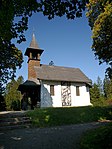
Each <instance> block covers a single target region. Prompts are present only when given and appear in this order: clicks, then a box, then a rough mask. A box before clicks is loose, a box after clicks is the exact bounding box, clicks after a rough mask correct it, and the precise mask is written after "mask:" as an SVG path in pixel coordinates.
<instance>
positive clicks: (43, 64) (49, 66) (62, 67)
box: [41, 64, 80, 70]
mask: <svg viewBox="0 0 112 149" xmlns="http://www.w3.org/2000/svg"><path fill="white" fill-rule="evenodd" d="M41 66H48V67H58V68H59V67H60V68H66V69H79V70H80V68H74V67H67V66H57V65H46V64H41Z"/></svg>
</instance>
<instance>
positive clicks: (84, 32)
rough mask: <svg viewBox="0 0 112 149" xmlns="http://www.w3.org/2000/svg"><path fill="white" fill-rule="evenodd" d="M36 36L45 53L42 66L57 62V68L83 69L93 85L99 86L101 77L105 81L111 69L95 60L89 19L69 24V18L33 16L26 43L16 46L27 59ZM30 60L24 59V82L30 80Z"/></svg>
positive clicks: (19, 72) (37, 14) (83, 18)
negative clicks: (107, 71)
mask: <svg viewBox="0 0 112 149" xmlns="http://www.w3.org/2000/svg"><path fill="white" fill-rule="evenodd" d="M33 33H34V34H35V37H36V41H37V43H38V45H39V47H40V49H43V50H44V52H43V53H42V55H41V64H49V63H50V61H53V62H54V65H56V66H65V67H72V68H80V69H81V70H82V72H83V73H85V75H86V76H87V77H88V78H89V79H91V80H92V82H96V80H97V77H98V76H99V77H100V78H101V79H102V80H103V79H104V76H105V69H106V67H107V66H106V64H103V65H99V62H98V60H96V59H95V56H94V53H93V51H92V49H91V46H92V38H91V35H92V33H91V29H90V27H89V25H88V20H87V18H86V17H85V15H83V17H82V18H76V19H75V20H68V19H66V17H61V18H60V17H55V18H54V19H52V20H48V18H47V17H45V16H43V15H42V14H41V13H36V14H33V16H32V17H31V18H30V19H29V25H28V30H27V31H26V32H25V37H26V42H23V43H21V44H16V46H17V48H18V49H20V50H21V51H22V52H23V55H24V53H25V51H26V48H27V47H29V45H30V42H31V40H32V34H33ZM27 60H28V58H27V57H26V56H24V62H23V64H22V68H21V69H19V70H17V72H16V77H17V78H18V77H19V76H21V75H22V76H23V77H24V81H25V80H27V79H28V64H27Z"/></svg>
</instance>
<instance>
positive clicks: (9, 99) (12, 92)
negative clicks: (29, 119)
mask: <svg viewBox="0 0 112 149" xmlns="http://www.w3.org/2000/svg"><path fill="white" fill-rule="evenodd" d="M21 83H23V77H22V76H20V77H18V79H17V81H16V80H14V79H13V80H12V81H11V82H9V83H8V84H7V86H6V91H5V101H6V109H7V110H20V108H21V106H20V103H21V98H22V95H21V93H20V92H19V91H18V87H19V85H20V84H21Z"/></svg>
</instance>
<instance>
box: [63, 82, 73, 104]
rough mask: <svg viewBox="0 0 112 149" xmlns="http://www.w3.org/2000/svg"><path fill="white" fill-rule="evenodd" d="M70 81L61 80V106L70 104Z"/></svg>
mask: <svg viewBox="0 0 112 149" xmlns="http://www.w3.org/2000/svg"><path fill="white" fill-rule="evenodd" d="M70 86H71V83H70V82H61V98H62V106H71V88H70Z"/></svg>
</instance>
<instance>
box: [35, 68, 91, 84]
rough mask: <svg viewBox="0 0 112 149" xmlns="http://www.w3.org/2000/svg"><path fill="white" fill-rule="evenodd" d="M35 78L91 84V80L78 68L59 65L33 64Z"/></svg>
mask: <svg viewBox="0 0 112 149" xmlns="http://www.w3.org/2000/svg"><path fill="white" fill-rule="evenodd" d="M35 71H36V73H37V78H38V79H40V80H51V81H70V82H83V83H87V84H89V85H91V80H90V79H89V78H88V77H87V76H86V75H85V74H84V73H83V72H82V71H81V70H80V69H79V68H70V67H60V66H49V65H41V66H40V67H36V66H35Z"/></svg>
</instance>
